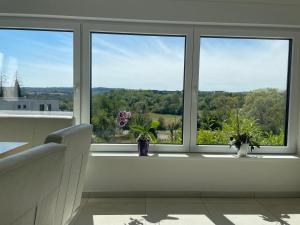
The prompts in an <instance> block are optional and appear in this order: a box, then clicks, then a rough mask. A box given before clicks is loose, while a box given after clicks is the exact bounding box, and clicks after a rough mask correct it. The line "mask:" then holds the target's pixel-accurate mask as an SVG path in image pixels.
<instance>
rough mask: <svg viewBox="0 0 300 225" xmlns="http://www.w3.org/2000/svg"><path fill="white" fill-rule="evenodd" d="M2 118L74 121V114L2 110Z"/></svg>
mask: <svg viewBox="0 0 300 225" xmlns="http://www.w3.org/2000/svg"><path fill="white" fill-rule="evenodd" d="M0 118H56V119H73V112H54V111H51V112H49V111H26V110H20V111H17V110H0Z"/></svg>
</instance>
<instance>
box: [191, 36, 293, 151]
mask: <svg viewBox="0 0 300 225" xmlns="http://www.w3.org/2000/svg"><path fill="white" fill-rule="evenodd" d="M291 45H292V41H291V40H288V39H259V38H234V37H230V38H229V37H201V38H200V64H199V92H198V113H197V114H198V119H197V144H198V145H216V144H217V145H220V144H228V142H229V141H228V140H229V136H230V135H231V134H233V133H235V132H236V130H237V121H239V124H240V129H241V132H249V131H251V132H252V135H253V136H254V137H255V139H256V140H257V141H258V142H259V143H260V144H261V145H271V146H285V145H287V124H288V96H289V73H290V71H289V68H290V61H291V60H290V49H291ZM237 117H239V119H237Z"/></svg>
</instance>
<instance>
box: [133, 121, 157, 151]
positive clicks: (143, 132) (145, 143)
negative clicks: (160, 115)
mask: <svg viewBox="0 0 300 225" xmlns="http://www.w3.org/2000/svg"><path fill="white" fill-rule="evenodd" d="M158 125H159V122H158V121H150V122H147V123H146V124H144V125H135V126H131V127H130V130H132V131H133V132H135V133H138V137H137V139H136V140H137V143H138V151H139V155H140V156H147V155H148V151H149V144H150V142H152V143H157V138H156V134H155V132H156V128H157V127H158Z"/></svg>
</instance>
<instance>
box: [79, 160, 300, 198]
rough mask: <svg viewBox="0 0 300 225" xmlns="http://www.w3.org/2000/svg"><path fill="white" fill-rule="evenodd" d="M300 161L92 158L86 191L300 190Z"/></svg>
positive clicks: (267, 191)
mask: <svg viewBox="0 0 300 225" xmlns="http://www.w3.org/2000/svg"><path fill="white" fill-rule="evenodd" d="M299 160H300V159H299V158H298V159H296V158H294V159H255V158H250V159H249V158H248V159H247V158H246V159H242V158H240V159H230V158H204V157H196V156H192V157H155V156H152V157H134V156H132V157H128V156H119V157H118V156H90V158H89V163H88V166H87V177H86V182H85V189H84V191H85V192H106V193H107V192H109V193H111V192H121V193H124V192H150V193H151V192H206V193H207V192H222V193H224V192H225V193H234V192H238V193H240V192H249V193H253V192H255V193H263V194H266V193H272V192H273V193H278V192H284V193H285V192H298V193H299V192H300V176H299V173H298V171H300V161H299Z"/></svg>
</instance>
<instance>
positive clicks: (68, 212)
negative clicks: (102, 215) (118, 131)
mask: <svg viewBox="0 0 300 225" xmlns="http://www.w3.org/2000/svg"><path fill="white" fill-rule="evenodd" d="M91 137H92V126H91V125H90V124H81V125H77V126H72V127H68V128H65V129H62V130H59V131H56V132H54V133H51V134H49V135H48V136H47V138H46V140H45V143H49V142H55V143H59V144H63V145H65V146H66V147H67V150H66V157H65V162H64V170H63V177H62V183H61V187H60V191H59V196H58V202H57V208H56V216H55V225H66V224H69V223H70V222H71V220H72V218H73V217H74V216H75V215H76V213H77V211H78V208H79V205H80V201H81V195H82V190H83V183H84V181H83V179H84V176H85V170H86V164H87V160H88V155H89V149H90V145H91Z"/></svg>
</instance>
